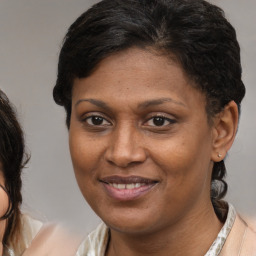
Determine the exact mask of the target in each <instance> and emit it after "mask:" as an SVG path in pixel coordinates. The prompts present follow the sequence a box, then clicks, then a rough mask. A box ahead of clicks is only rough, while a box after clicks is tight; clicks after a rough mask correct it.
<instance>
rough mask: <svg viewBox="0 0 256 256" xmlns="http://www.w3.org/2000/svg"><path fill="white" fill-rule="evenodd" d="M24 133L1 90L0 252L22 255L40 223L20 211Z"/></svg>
mask: <svg viewBox="0 0 256 256" xmlns="http://www.w3.org/2000/svg"><path fill="white" fill-rule="evenodd" d="M24 148H25V146H24V137H23V132H22V129H21V127H20V125H19V123H18V121H17V118H16V114H15V111H14V108H13V107H12V105H11V103H10V102H9V100H8V98H7V97H6V95H5V94H4V93H3V92H2V91H1V90H0V189H1V190H0V196H1V210H2V211H1V216H2V217H1V222H0V225H1V234H0V235H1V244H2V245H3V246H2V248H1V252H0V255H2V253H3V255H4V256H8V255H10V256H12V255H21V253H22V252H23V251H24V250H25V248H27V247H28V246H29V244H30V242H31V240H32V238H33V237H34V236H35V234H36V233H37V232H38V230H39V229H40V227H41V225H42V224H41V223H40V222H38V221H35V220H32V219H31V218H29V217H28V216H26V215H21V212H20V205H21V202H22V195H21V184H22V182H21V171H22V168H23V167H24V165H25V164H26V162H27V161H28V157H27V155H26V154H25V150H24Z"/></svg>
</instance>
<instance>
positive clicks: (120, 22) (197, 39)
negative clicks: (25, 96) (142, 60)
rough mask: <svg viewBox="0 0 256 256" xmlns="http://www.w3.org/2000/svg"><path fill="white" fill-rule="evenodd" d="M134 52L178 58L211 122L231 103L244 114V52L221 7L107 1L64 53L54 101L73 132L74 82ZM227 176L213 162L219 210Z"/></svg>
mask: <svg viewBox="0 0 256 256" xmlns="http://www.w3.org/2000/svg"><path fill="white" fill-rule="evenodd" d="M130 47H140V48H144V49H146V48H148V49H150V48H151V49H154V50H156V51H158V52H160V53H162V54H165V56H167V57H170V56H174V57H175V59H176V61H177V62H178V63H179V64H180V65H181V66H182V68H183V69H184V71H185V73H186V74H187V76H188V77H189V78H190V79H191V81H193V82H194V83H193V84H195V85H196V87H197V88H198V89H199V90H201V91H202V92H203V93H204V94H205V96H206V100H207V103H206V111H207V114H208V118H209V120H210V119H211V118H212V117H213V116H215V115H216V114H217V113H219V112H221V111H222V110H223V108H224V106H225V105H226V104H227V103H229V102H230V101H232V100H234V101H235V102H236V104H237V106H238V109H239V110H240V103H241V101H242V99H243V97H244V94H245V87H244V84H243V82H242V80H241V74H242V69H241V63H240V47H239V44H238V42H237V38H236V32H235V30H234V28H233V27H232V25H231V24H230V23H229V22H228V21H227V19H226V18H225V15H224V12H223V11H222V10H221V9H220V8H219V7H217V6H215V5H213V4H210V3H208V2H207V1H204V0H103V1H100V2H99V3H97V4H96V5H94V6H93V7H92V8H91V9H89V10H88V11H86V12H85V13H83V14H82V15H81V16H80V17H79V18H78V19H77V20H76V21H75V22H74V23H73V24H72V25H71V26H70V28H69V30H68V32H67V34H66V37H65V39H64V43H63V46H62V49H61V51H60V56H59V65H58V78H57V81H56V85H55V87H54V90H53V97H54V100H55V102H56V103H57V104H59V105H61V106H64V108H65V110H66V114H67V116H66V123H67V126H68V127H69V124H70V115H71V96H72V86H73V81H74V79H75V78H84V77H87V76H89V75H90V74H91V73H92V72H93V71H94V70H95V69H96V68H97V65H98V64H99V62H100V61H102V60H103V59H104V58H106V57H107V56H109V55H111V54H114V53H117V52H119V51H122V50H125V49H128V48H130ZM225 175H226V168H225V165H224V161H220V162H216V163H214V167H213V172H212V189H211V199H212V203H213V205H214V208H215V211H218V210H217V209H218V208H220V207H221V205H222V204H221V201H220V199H221V198H223V197H224V196H225V194H226V192H227V183H226V182H225V181H224V177H225ZM217 214H218V215H219V216H220V215H221V212H217ZM220 218H222V217H220Z"/></svg>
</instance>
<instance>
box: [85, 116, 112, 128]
mask: <svg viewBox="0 0 256 256" xmlns="http://www.w3.org/2000/svg"><path fill="white" fill-rule="evenodd" d="M85 121H86V122H87V123H88V124H89V125H92V126H107V125H111V124H110V122H108V121H107V120H106V119H105V118H103V117H101V116H90V117H87V118H86V119H85Z"/></svg>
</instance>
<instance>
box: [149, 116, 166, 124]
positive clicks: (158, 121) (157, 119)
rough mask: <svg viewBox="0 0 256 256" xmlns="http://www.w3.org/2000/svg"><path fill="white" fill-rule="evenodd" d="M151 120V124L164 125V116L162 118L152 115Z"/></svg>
mask: <svg viewBox="0 0 256 256" xmlns="http://www.w3.org/2000/svg"><path fill="white" fill-rule="evenodd" d="M152 121H153V124H154V125H155V126H162V125H164V122H165V118H163V117H154V118H153V120H152Z"/></svg>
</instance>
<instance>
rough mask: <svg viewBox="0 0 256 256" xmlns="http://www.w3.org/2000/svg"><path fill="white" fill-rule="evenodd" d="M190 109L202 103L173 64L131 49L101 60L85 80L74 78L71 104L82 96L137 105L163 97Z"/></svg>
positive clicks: (151, 54)
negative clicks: (197, 103) (199, 102)
mask: <svg viewBox="0 0 256 256" xmlns="http://www.w3.org/2000/svg"><path fill="white" fill-rule="evenodd" d="M166 95H168V97H171V98H172V99H173V100H174V101H177V102H181V103H182V104H184V105H188V106H190V105H191V106H192V105H193V104H194V102H195V100H196V101H198V100H199V101H204V95H203V94H202V93H201V92H200V91H199V90H197V89H195V88H194V85H193V82H192V81H190V80H189V79H188V77H187V76H186V75H185V74H184V71H183V69H182V68H181V67H180V65H179V64H177V62H174V61H173V60H171V59H170V58H168V57H166V56H164V55H163V54H157V53H155V52H152V51H146V50H141V49H138V48H131V49H128V50H126V51H123V52H119V53H116V54H113V55H111V56H109V57H107V58H105V59H104V60H102V61H101V62H100V63H99V65H98V66H97V68H96V69H95V71H94V72H93V73H92V74H91V75H90V76H88V77H86V78H82V79H75V81H74V86H73V95H72V101H73V103H74V101H78V100H80V98H83V97H90V98H95V99H98V98H100V99H104V100H110V99H111V100H112V101H114V100H120V101H122V102H123V103H130V104H137V103H139V102H140V101H141V102H142V101H146V100H148V99H155V98H165V97H166Z"/></svg>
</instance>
